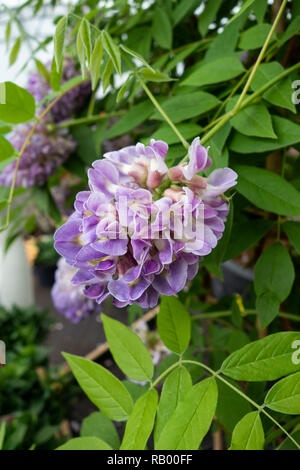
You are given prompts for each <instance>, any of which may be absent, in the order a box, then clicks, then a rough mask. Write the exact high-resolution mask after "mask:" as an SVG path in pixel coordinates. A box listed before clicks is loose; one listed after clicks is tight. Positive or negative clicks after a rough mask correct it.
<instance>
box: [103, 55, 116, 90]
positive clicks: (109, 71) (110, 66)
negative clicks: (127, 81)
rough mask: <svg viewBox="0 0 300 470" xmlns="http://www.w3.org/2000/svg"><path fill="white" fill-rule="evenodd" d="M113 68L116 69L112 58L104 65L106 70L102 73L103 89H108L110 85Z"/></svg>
mask: <svg viewBox="0 0 300 470" xmlns="http://www.w3.org/2000/svg"><path fill="white" fill-rule="evenodd" d="M113 70H114V64H113V61H112V60H111V59H108V61H107V62H106V65H105V67H104V72H103V75H102V86H103V91H106V89H107V87H108V85H109V82H110V77H111V75H112V73H113Z"/></svg>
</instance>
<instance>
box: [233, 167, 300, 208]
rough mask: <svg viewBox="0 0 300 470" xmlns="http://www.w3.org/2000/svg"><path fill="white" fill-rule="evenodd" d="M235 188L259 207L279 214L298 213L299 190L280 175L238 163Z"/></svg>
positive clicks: (299, 205) (299, 204)
mask: <svg viewBox="0 0 300 470" xmlns="http://www.w3.org/2000/svg"><path fill="white" fill-rule="evenodd" d="M235 170H236V171H237V173H238V184H237V186H236V189H237V190H238V191H239V192H240V193H241V194H242V195H243V196H244V197H245V198H247V199H248V200H249V201H250V202H252V204H254V205H255V206H257V207H259V208H260V209H263V210H266V211H270V212H274V213H275V214H279V215H286V216H296V215H300V192H299V191H297V190H296V189H295V188H294V186H292V185H291V184H290V183H288V182H287V181H286V180H284V179H283V178H282V177H281V176H279V175H277V174H275V173H272V172H271V171H268V170H264V169H262V168H256V167H253V166H247V165H239V166H236V167H235Z"/></svg>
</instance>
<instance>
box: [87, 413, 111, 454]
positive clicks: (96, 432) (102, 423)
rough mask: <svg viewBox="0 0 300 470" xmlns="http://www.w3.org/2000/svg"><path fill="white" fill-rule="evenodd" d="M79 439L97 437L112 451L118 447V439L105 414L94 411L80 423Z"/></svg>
mask: <svg viewBox="0 0 300 470" xmlns="http://www.w3.org/2000/svg"><path fill="white" fill-rule="evenodd" d="M80 435H81V437H92V436H93V437H98V438H100V439H102V440H105V442H107V444H108V445H109V446H111V448H112V449H118V448H119V447H120V438H119V435H118V432H117V430H116V427H115V425H114V424H113V422H112V421H111V420H110V419H109V418H108V417H107V416H105V414H103V413H100V412H99V411H95V412H94V413H91V414H90V415H89V416H87V418H85V419H84V420H83V421H82V425H81V430H80Z"/></svg>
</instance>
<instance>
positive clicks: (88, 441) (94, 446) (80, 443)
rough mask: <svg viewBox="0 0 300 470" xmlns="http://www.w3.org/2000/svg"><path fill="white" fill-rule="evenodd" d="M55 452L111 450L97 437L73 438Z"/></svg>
mask: <svg viewBox="0 0 300 470" xmlns="http://www.w3.org/2000/svg"><path fill="white" fill-rule="evenodd" d="M56 450H112V448H111V447H110V446H109V445H108V444H106V442H104V441H102V439H99V438H98V437H75V438H74V439H71V440H70V441H68V442H66V443H65V444H63V445H62V446H60V447H58V448H57V449H56Z"/></svg>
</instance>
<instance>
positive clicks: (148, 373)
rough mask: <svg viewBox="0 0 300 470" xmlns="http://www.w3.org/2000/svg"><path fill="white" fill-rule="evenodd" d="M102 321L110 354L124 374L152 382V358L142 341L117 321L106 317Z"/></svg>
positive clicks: (103, 316)
mask: <svg viewBox="0 0 300 470" xmlns="http://www.w3.org/2000/svg"><path fill="white" fill-rule="evenodd" d="M102 320H103V326H104V331H105V336H106V338H107V341H108V344H109V349H110V352H111V353H112V355H113V358H114V360H115V361H116V363H117V364H118V366H119V367H120V369H121V370H122V372H124V374H125V375H127V376H128V377H130V378H132V379H134V380H139V381H145V380H146V381H149V380H151V379H152V377H153V363H152V358H151V355H150V353H149V351H148V349H147V348H146V346H145V345H144V344H143V342H142V340H141V339H140V338H139V337H138V336H137V335H136V334H134V333H132V331H130V330H129V329H128V328H127V327H126V326H125V325H123V324H122V323H120V322H118V321H117V320H113V319H112V318H109V317H107V316H106V315H102Z"/></svg>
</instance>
